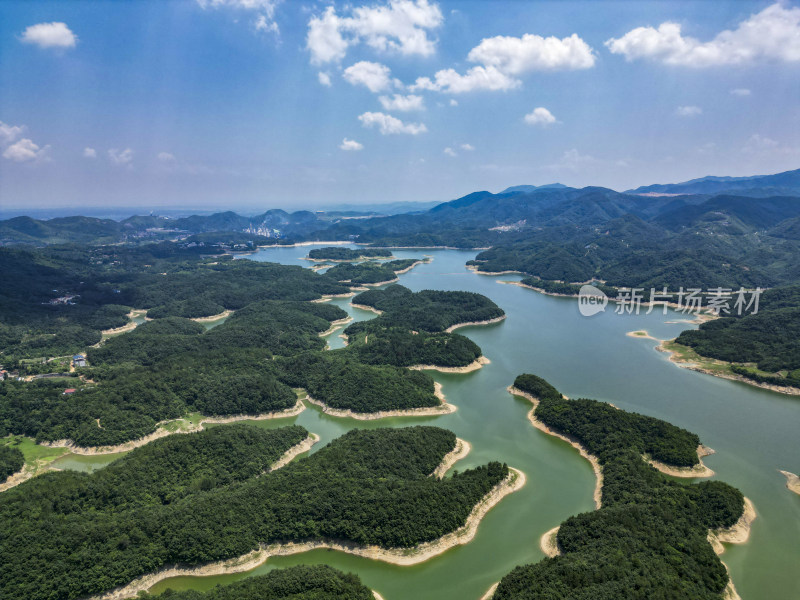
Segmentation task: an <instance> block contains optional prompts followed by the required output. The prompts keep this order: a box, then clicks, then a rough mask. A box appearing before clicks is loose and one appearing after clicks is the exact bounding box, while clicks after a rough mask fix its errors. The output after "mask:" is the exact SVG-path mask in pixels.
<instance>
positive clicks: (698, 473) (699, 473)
mask: <svg viewBox="0 0 800 600" xmlns="http://www.w3.org/2000/svg"><path fill="white" fill-rule="evenodd" d="M711 454H714V450H712V449H711V448H709V447H707V446H704V445H703V444H700V445H699V446H698V447H697V458H698V459H699V460H700V462H699V463H697V464H696V465H694V466H693V467H674V466H672V465H668V464H666V463H663V462H659V461H657V460H653V459H652V458H650V456H648V455H647V454H644V455H642V458H643V459H644V460H645V462H647V463H648V464H650V465H652V466H653V467H655V468H656V469H658V470H659V471H661V472H662V473H664V475H671V476H672V477H711V476H712V475H713V474H714V471H712V470H711V469H709V468H708V467H707V466H706V465H704V464H703V457H704V456H710V455H711Z"/></svg>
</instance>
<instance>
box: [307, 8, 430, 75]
mask: <svg viewBox="0 0 800 600" xmlns="http://www.w3.org/2000/svg"><path fill="white" fill-rule="evenodd" d="M346 10H348V11H349V15H348V16H345V15H344V14H342V15H340V14H338V13H337V12H336V8H335V7H333V6H328V7H327V8H326V9H325V10H324V11H323V12H322V14H317V15H314V16H312V17H311V19H310V20H309V21H308V34H307V35H306V48H307V49H308V51H309V53H310V54H311V62H312V63H313V64H324V63H328V62H338V61H340V60H342V59H343V58H344V57H345V55H346V54H347V49H348V48H349V47H350V46H353V45H356V44H359V43H365V44H367V45H368V46H370V47H372V48H374V49H376V50H380V51H396V52H399V53H400V54H404V55H412V54H416V55H419V56H430V55H431V54H433V53H434V52H435V51H436V40H435V39H431V38H430V37H428V35H429V33H430V32H431V30H433V29H436V28H437V27H439V26H440V25H441V24H442V22H443V20H444V19H443V17H442V12H441V10H439V6H438V5H436V4H434V3H431V2H429V0H390V1H389V2H388V3H387V4H376V5H373V6H359V7H355V8H347V9H346Z"/></svg>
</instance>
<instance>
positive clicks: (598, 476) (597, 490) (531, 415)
mask: <svg viewBox="0 0 800 600" xmlns="http://www.w3.org/2000/svg"><path fill="white" fill-rule="evenodd" d="M506 389H507V390H508V393H510V394H512V395H514V396H520V397H522V398H526V399H527V400H529V401H530V402H531V404H533V408H531V410H530V411H528V421H530V422H531V425H533V426H534V427H536V429H539V430H541V431H543V432H544V433H546V434H548V435H552V436H553V437H557V438H559V439H561V440H564V441H565V442H567V443H568V444H569V445H570V446H572V447H573V448H575V449H576V450H578V452H580V455H581V456H582V457H583V458H585V459H586V460H588V461H589V463H590V464H591V465H592V470H593V471H594V475H595V486H594V493H593V494H592V498H593V499H594V505H595V508H596V509H597V508H600V501H601V499H602V494H603V469H602V467H601V466H600V461H599V460H598V459H597V457H596V456H594V455H593V454H589V451H588V450H587V449H586V448H585V447H584V446H583V444H581V443H580V442H579V441H577V440H576V439H574V438H572V437H570V436H566V435H564V434H562V433H558V432H557V431H555V430H553V429H551V428H550V427H548V426H547V425H545V424H544V423H542V422H541V421H540V420H539V419H537V418H536V414H535V413H536V408H537V407H538V406H539V399H538V398H537V397H536V396H534V395H533V394H529V393H528V392H523V391H522V390H521V389H519V388H517V387H514V386H513V385H510V386H508V388H506Z"/></svg>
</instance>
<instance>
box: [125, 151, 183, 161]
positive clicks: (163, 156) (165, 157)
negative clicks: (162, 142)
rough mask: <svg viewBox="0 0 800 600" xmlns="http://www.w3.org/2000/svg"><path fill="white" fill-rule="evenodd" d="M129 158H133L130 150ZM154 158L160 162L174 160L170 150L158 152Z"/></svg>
mask: <svg viewBox="0 0 800 600" xmlns="http://www.w3.org/2000/svg"><path fill="white" fill-rule="evenodd" d="M131 158H133V152H131ZM156 158H158V160H160V161H161V162H166V163H168V162H175V155H174V154H172V153H170V152H159V153H158V156H157V157H156Z"/></svg>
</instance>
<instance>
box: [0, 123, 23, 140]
mask: <svg viewBox="0 0 800 600" xmlns="http://www.w3.org/2000/svg"><path fill="white" fill-rule="evenodd" d="M23 131H25V127H24V126H17V125H9V124H8V123H3V122H2V121H0V145H6V144H10V143H11V142H13V141H14V140H16V139H17V138H18V137H19V136H20V135H22V132H23Z"/></svg>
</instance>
